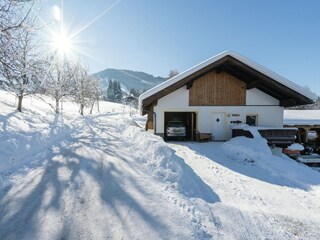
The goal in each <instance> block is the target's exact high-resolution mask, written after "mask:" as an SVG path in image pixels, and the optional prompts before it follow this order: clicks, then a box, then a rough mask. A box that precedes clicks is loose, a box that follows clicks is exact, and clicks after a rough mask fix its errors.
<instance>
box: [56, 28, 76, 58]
mask: <svg viewBox="0 0 320 240" xmlns="http://www.w3.org/2000/svg"><path fill="white" fill-rule="evenodd" d="M53 48H54V49H55V50H56V51H58V52H59V53H60V54H67V53H69V52H70V51H71V49H72V43H71V39H70V37H68V36H67V35H66V34H63V33H60V34H57V35H55V36H54V37H53Z"/></svg>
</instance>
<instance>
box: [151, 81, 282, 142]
mask: <svg viewBox="0 0 320 240" xmlns="http://www.w3.org/2000/svg"><path fill="white" fill-rule="evenodd" d="M248 92H249V94H247V105H249V106H190V107H189V90H187V89H186V87H185V86H184V87H182V88H180V89H178V90H176V91H174V92H172V93H170V94H168V95H167V96H165V97H163V98H161V99H159V100H158V103H157V105H156V106H155V107H154V112H155V113H156V132H157V133H164V113H165V112H196V114H197V129H198V130H199V131H200V132H211V131H212V128H213V113H214V112H221V113H225V119H224V128H225V139H229V138H231V134H232V131H231V127H232V125H234V123H231V121H237V120H239V121H241V122H242V123H245V121H246V116H247V115H257V116H258V126H270V127H282V126H283V108H282V107H280V106H278V104H279V101H278V100H276V99H274V98H272V97H270V96H268V95H266V94H265V93H263V92H261V91H259V90H258V89H251V90H249V91H248ZM253 103H254V104H253ZM274 105H276V106H274ZM261 106H263V107H261Z"/></svg>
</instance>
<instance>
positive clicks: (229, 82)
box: [189, 71, 246, 106]
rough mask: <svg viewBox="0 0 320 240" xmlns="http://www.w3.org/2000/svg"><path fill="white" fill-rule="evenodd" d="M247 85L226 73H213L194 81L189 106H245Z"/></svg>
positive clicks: (190, 91) (190, 90)
mask: <svg viewBox="0 0 320 240" xmlns="http://www.w3.org/2000/svg"><path fill="white" fill-rule="evenodd" d="M245 103H246V84H245V82H243V81H241V80H239V79H237V78H236V77H234V76H232V75H230V74H228V73H226V72H220V73H217V72H216V71H211V72H209V73H207V74H205V75H203V76H201V77H199V78H198V79H196V80H194V82H193V85H192V87H191V88H190V89H189V106H244V105H245Z"/></svg>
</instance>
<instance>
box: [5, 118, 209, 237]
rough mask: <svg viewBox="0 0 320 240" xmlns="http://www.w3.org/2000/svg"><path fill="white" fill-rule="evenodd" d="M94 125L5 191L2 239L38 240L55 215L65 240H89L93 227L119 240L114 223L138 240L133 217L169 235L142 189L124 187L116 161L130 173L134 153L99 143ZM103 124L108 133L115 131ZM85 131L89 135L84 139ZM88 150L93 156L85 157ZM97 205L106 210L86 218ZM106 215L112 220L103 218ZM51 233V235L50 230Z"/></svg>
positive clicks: (68, 138) (114, 142)
mask: <svg viewBox="0 0 320 240" xmlns="http://www.w3.org/2000/svg"><path fill="white" fill-rule="evenodd" d="M54 121H55V122H56V121H57V119H54ZM91 124H92V125H95V124H100V123H99V122H92V123H88V124H87V126H86V127H85V129H79V130H78V132H77V133H76V135H77V136H75V135H74V134H75V133H68V135H65V138H64V140H63V141H61V142H59V143H56V145H55V146H54V147H52V149H49V150H46V151H45V150H44V151H45V152H44V155H45V156H44V159H45V161H44V164H43V165H42V166H38V167H35V168H34V169H33V170H32V171H26V172H25V173H23V172H22V173H21V175H20V176H16V178H15V181H14V182H12V183H11V184H10V185H8V186H7V187H5V188H4V189H0V216H1V217H0V239H25V238H28V239H35V238H37V237H38V235H37V233H39V229H41V228H43V227H44V226H43V224H44V222H45V219H46V217H50V216H52V214H53V213H55V214H56V216H58V217H57V218H56V219H55V218H54V217H53V220H54V221H56V222H53V223H52V222H50V221H48V223H49V224H53V225H54V226H52V227H53V228H57V229H58V228H59V226H61V229H60V230H56V231H60V233H59V234H58V235H56V236H59V235H60V236H59V238H61V239H68V238H77V237H80V238H81V236H82V237H85V236H86V234H87V235H88V234H89V233H90V232H91V231H93V229H90V227H89V226H90V224H89V222H91V223H94V224H96V225H98V226H101V229H100V230H101V231H103V233H104V238H107V237H111V238H112V237H116V236H118V235H114V236H113V235H112V234H113V229H112V228H113V224H114V223H115V222H120V223H122V231H123V232H122V236H123V237H124V238H130V236H134V235H135V233H134V232H130V227H126V225H128V224H131V223H130V214H135V215H136V216H138V217H139V219H141V222H142V223H143V224H144V225H146V226H148V227H149V228H150V229H153V232H154V233H155V234H156V235H157V236H158V238H161V236H162V234H163V233H170V231H171V229H170V226H168V225H166V223H164V222H163V221H162V220H161V218H159V216H155V215H154V214H152V212H151V211H150V209H149V208H148V206H144V205H142V204H141V202H140V200H138V199H135V197H134V196H133V194H132V192H136V194H138V195H139V196H144V197H145V198H146V199H147V198H148V193H147V192H145V191H144V190H143V188H142V187H141V183H139V182H137V181H136V180H135V179H134V178H131V179H130V184H131V186H130V187H128V188H127V186H125V185H124V181H123V178H124V177H123V175H122V169H119V168H118V167H117V166H116V165H115V164H114V163H113V161H114V158H116V160H117V161H121V164H122V165H123V166H126V168H130V164H131V163H130V161H128V158H130V155H129V153H128V155H125V154H124V153H123V152H121V154H120V153H119V151H118V149H119V144H120V143H121V139H119V138H117V136H112V135H111V134H108V135H107V136H108V137H107V138H101V137H98V135H99V133H97V132H95V130H94V129H93V128H92V127H91ZM101 124H102V123H101ZM103 124H104V125H103V127H104V129H105V131H108V128H109V127H110V128H111V127H112V126H111V125H110V126H109V125H107V124H106V123H103ZM82 131H88V133H87V134H86V135H83V136H82V135H81V134H82ZM78 135H79V136H80V137H79V136H78ZM86 147H87V149H91V150H90V151H88V152H82V151H84V150H83V149H86ZM93 150H94V151H93ZM90 154H94V156H90ZM105 156H107V158H106V157H105ZM189 171H191V170H190V169H187V170H186V174H187V175H188V176H190V175H191V173H190V172H189ZM90 179H91V180H92V181H89V180H90ZM188 179H189V178H185V184H186V186H185V188H187V184H189V183H191V184H193V182H192V181H197V179H196V178H195V177H192V179H193V180H191V179H189V180H188ZM90 185H92V186H91V187H92V189H93V187H94V186H93V185H96V186H98V187H97V188H96V189H98V195H97V196H96V195H93V194H92V193H90V192H88V189H91V188H90ZM135 196H136V195H135ZM93 197H98V198H96V199H94V198H93ZM210 199H211V198H209V199H208V200H209V201H210ZM96 202H100V203H101V204H102V205H105V206H107V208H106V209H105V210H103V211H102V212H101V213H98V214H97V216H91V217H93V218H94V219H90V218H86V217H85V216H86V214H87V211H88V212H89V209H90V208H91V207H93V205H95V203H96ZM100 214H101V215H100ZM104 214H105V215H107V216H110V217H109V218H108V217H107V218H103V217H102V216H104ZM99 215H100V216H99ZM81 218H84V220H83V226H79V225H78V221H79V219H81ZM106 219H108V220H106ZM51 221H52V220H51ZM85 221H88V224H86V223H85ZM81 228H82V229H81ZM46 229H50V226H47V227H46ZM95 229H97V227H95Z"/></svg>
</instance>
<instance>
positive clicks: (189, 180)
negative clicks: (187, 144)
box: [122, 120, 219, 203]
mask: <svg viewBox="0 0 320 240" xmlns="http://www.w3.org/2000/svg"><path fill="white" fill-rule="evenodd" d="M135 125H136V124H135V123H134V122H133V121H130V120H127V121H125V123H123V125H122V131H123V132H122V134H123V136H124V137H125V138H127V139H128V142H129V144H130V145H131V146H134V149H139V151H137V152H133V153H132V154H134V155H135V156H136V157H137V159H139V161H140V162H141V163H143V164H144V165H145V166H147V167H148V168H149V169H150V170H151V172H152V173H153V174H154V176H155V177H156V178H157V179H158V180H160V181H163V182H169V183H171V187H173V188H175V189H177V190H179V192H180V193H181V194H183V195H185V196H187V197H194V198H201V199H203V200H204V201H206V202H210V203H213V202H217V201H219V197H218V196H217V194H215V193H214V191H213V190H212V189H211V188H210V187H209V186H208V185H207V184H206V183H205V182H203V181H202V179H201V178H200V177H199V176H197V175H196V174H195V173H194V171H193V170H192V168H190V167H189V166H188V165H187V164H186V163H185V162H184V160H183V159H182V158H180V157H178V156H177V155H175V153H174V152H173V150H172V149H171V148H170V147H169V146H168V145H167V144H166V143H165V142H164V141H163V139H162V138H161V137H159V136H156V135H153V134H150V133H148V132H146V131H145V130H144V129H142V128H139V127H137V126H135Z"/></svg>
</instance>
